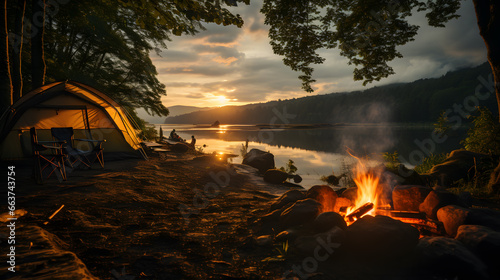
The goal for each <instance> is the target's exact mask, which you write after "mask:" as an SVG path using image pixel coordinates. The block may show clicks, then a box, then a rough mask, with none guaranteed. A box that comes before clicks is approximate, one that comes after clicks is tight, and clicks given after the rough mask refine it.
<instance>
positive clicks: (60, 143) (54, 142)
mask: <svg viewBox="0 0 500 280" xmlns="http://www.w3.org/2000/svg"><path fill="white" fill-rule="evenodd" d="M38 144H42V145H44V144H58V145H62V144H66V140H54V141H38Z"/></svg>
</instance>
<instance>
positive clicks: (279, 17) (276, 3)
mask: <svg viewBox="0 0 500 280" xmlns="http://www.w3.org/2000/svg"><path fill="white" fill-rule="evenodd" d="M473 3H474V9H475V12H476V17H477V24H478V27H479V33H480V35H481V37H482V38H483V40H484V43H485V45H486V48H487V50H488V54H487V57H488V62H489V63H490V66H491V69H492V72H493V80H494V83H495V84H494V88H495V93H496V98H497V106H498V108H499V112H500V35H499V34H500V1H497V0H473ZM460 4H461V3H460V0H425V1H419V0H401V1H395V0H386V1H380V0H356V1H348V0H329V1H328V0H298V1H286V0H264V6H263V8H262V10H261V11H262V12H263V13H264V14H265V16H266V20H265V23H266V24H267V25H269V26H270V30H269V37H270V38H271V45H272V47H273V50H274V52H275V53H276V54H279V55H282V56H284V59H283V61H284V63H285V64H286V65H288V66H290V67H291V68H292V69H293V70H295V71H300V72H303V75H301V76H300V77H299V78H300V79H302V82H303V88H304V90H306V91H309V92H310V91H313V89H312V87H311V83H313V82H314V81H315V80H314V79H313V78H312V72H313V68H312V67H311V64H320V63H322V62H323V61H324V58H322V57H321V56H320V55H319V54H318V52H317V51H318V50H319V49H322V48H326V49H331V48H338V49H340V51H341V53H340V54H341V55H342V56H345V57H347V58H348V59H349V64H354V65H356V68H355V70H354V80H363V81H364V82H363V85H366V84H367V83H370V82H373V81H378V80H380V79H382V78H385V77H387V76H389V75H391V74H394V70H393V69H392V68H391V67H390V66H389V65H388V64H387V62H389V61H392V60H393V59H395V58H397V57H402V55H401V53H400V52H398V51H397V50H396V47H397V46H400V45H404V44H406V43H408V42H409V41H412V40H414V37H415V35H416V34H417V30H418V26H415V25H412V24H409V23H408V20H407V18H408V17H409V16H411V15H412V14H413V13H415V12H426V17H427V20H428V23H429V25H430V26H434V27H444V24H445V23H446V22H448V21H449V20H451V19H453V18H457V17H458V15H457V11H458V9H459V8H460ZM497 120H499V121H500V115H499V116H497ZM490 184H496V189H499V190H500V164H499V165H498V167H497V168H496V170H495V172H494V173H493V174H492V179H491V181H490Z"/></svg>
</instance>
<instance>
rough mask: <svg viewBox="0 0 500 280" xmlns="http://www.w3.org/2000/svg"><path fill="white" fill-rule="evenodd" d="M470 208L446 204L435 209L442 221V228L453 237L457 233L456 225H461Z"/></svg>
mask: <svg viewBox="0 0 500 280" xmlns="http://www.w3.org/2000/svg"><path fill="white" fill-rule="evenodd" d="M469 213H470V210H469V209H467V208H463V207H460V206H457V205H448V206H445V207H442V208H440V209H439V210H438V211H437V218H438V220H439V221H440V222H442V223H443V225H444V229H445V230H446V233H447V234H448V235H449V236H452V237H454V236H455V235H456V234H457V230H458V227H460V226H461V225H463V224H464V223H465V222H466V220H467V216H468V215H469Z"/></svg>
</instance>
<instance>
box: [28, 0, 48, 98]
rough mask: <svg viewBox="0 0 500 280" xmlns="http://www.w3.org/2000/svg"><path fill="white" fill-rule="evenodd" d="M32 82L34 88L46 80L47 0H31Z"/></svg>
mask: <svg viewBox="0 0 500 280" xmlns="http://www.w3.org/2000/svg"><path fill="white" fill-rule="evenodd" d="M31 7H32V12H33V14H32V17H31V33H32V34H31V35H32V37H31V83H32V86H33V89H36V88H38V87H41V86H42V85H43V84H44V82H45V81H44V80H45V62H44V59H43V56H44V54H43V29H44V23H45V13H44V10H45V9H44V7H45V0H44V1H42V0H31Z"/></svg>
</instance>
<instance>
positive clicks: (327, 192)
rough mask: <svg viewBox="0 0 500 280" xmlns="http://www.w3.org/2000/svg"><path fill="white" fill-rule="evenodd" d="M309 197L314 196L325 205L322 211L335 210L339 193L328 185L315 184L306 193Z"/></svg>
mask: <svg viewBox="0 0 500 280" xmlns="http://www.w3.org/2000/svg"><path fill="white" fill-rule="evenodd" d="M306 197H307V198H312V199H314V200H316V201H318V202H319V203H321V205H322V206H323V207H322V208H321V212H328V211H333V209H334V207H335V200H337V193H336V192H335V191H334V190H333V189H332V188H331V187H330V186H328V185H315V186H313V187H311V188H310V189H309V190H308V191H307V194H306Z"/></svg>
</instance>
